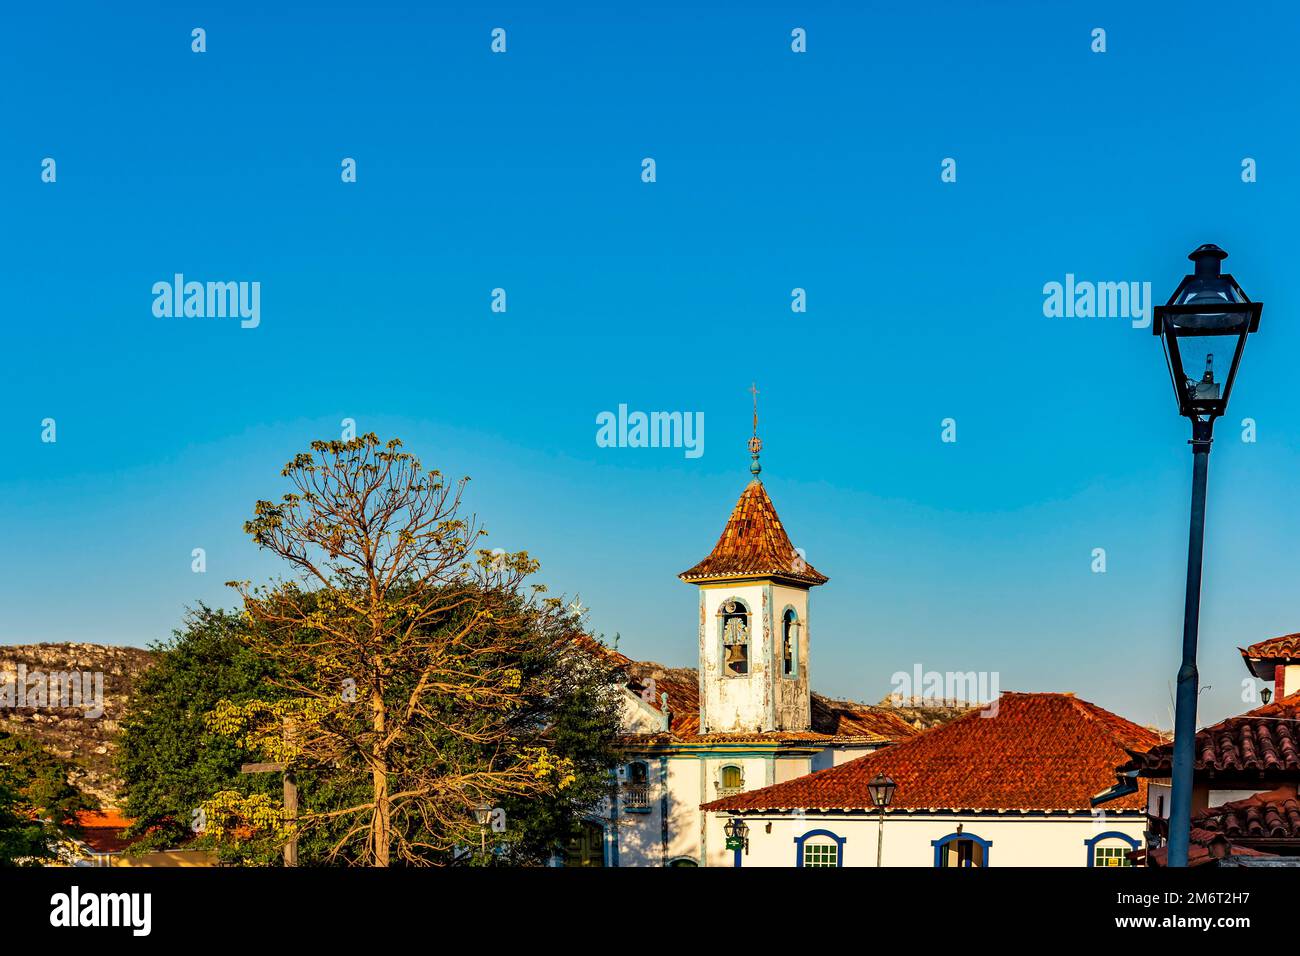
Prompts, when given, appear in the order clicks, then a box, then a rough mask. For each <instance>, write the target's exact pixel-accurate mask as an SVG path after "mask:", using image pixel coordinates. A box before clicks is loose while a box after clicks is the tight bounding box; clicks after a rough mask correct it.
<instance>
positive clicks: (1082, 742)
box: [703, 693, 1158, 811]
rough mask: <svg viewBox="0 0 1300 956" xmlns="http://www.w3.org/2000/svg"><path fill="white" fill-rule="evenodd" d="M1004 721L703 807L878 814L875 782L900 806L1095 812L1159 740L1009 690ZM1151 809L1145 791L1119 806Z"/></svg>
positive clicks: (941, 730)
mask: <svg viewBox="0 0 1300 956" xmlns="http://www.w3.org/2000/svg"><path fill="white" fill-rule="evenodd" d="M988 712H989V713H995V714H996V716H983V714H984V713H985V711H980V710H977V711H972V712H971V713H968V714H965V715H963V716H961V717H958V718H957V719H956V720H954V721H952V722H951V723H948V724H944V725H943V726H941V727H937V728H935V729H934V730H929V731H926V732H924V733H921V734H920V735H918V736H916V737H913V738H912V739H910V740H906V741H904V742H902V743H899V744H895V745H894V746H892V747H886V748H883V749H881V750H878V751H876V752H874V753H871V754H868V755H866V756H864V757H859V758H857V759H856V760H851V761H849V762H848V763H844V764H841V765H840V766H838V767H833V768H831V769H828V770H821V771H818V772H817V773H813V774H809V775H808V776H805V777H800V778H798V779H795V780H791V781H788V782H786V783H780V784H776V785H775V786H771V787H765V788H763V789H761V790H752V791H749V792H747V793H742V794H739V795H737V796H734V797H728V798H726V799H724V800H717V801H714V802H713V803H709V804H705V805H704V807H703V809H705V810H765V809H774V810H775V809H799V808H803V809H810V810H811V809H840V810H871V809H873V805H872V803H871V797H870V795H869V794H868V792H867V784H868V783H869V782H870V781H871V780H872V779H873V778H874V777H875V776H876V775H877V774H879V773H884V774H886V775H888V776H890V777H892V778H893V779H894V781H895V782H896V783H897V784H898V789H897V791H896V792H895V794H894V803H893V808H894V809H901V810H1069V811H1088V810H1090V808H1091V804H1090V798H1091V797H1092V795H1093V794H1095V793H1097V792H1099V791H1100V790H1103V789H1105V788H1106V787H1107V786H1109V785H1111V784H1113V783H1114V781H1115V766H1116V765H1117V764H1118V763H1119V762H1120V761H1121V760H1123V759H1124V757H1125V755H1126V753H1127V752H1128V751H1129V750H1130V749H1134V748H1136V747H1138V746H1143V745H1145V746H1150V745H1152V744H1154V743H1155V742H1156V741H1157V740H1158V738H1157V737H1156V735H1155V734H1154V733H1153V732H1152V731H1150V730H1148V729H1146V728H1145V727H1139V726H1138V725H1137V724H1134V723H1131V722H1130V721H1127V720H1125V719H1123V718H1122V717H1118V716H1116V715H1115V714H1112V713H1110V712H1109V711H1106V710H1103V709H1102V708H1100V707H1098V706H1096V705H1095V704H1090V703H1088V702H1087V701H1084V700H1079V699H1078V698H1076V697H1074V696H1073V695H1071V694H1016V693H1004V694H1003V695H1002V696H1001V697H1000V698H999V699H998V705H997V708H996V711H993V710H992V709H991V708H990V709H989V711H988ZM1111 805H1112V806H1114V807H1116V808H1118V809H1139V808H1141V807H1144V806H1145V805H1146V794H1145V783H1144V782H1143V783H1142V784H1141V785H1140V788H1139V792H1138V793H1135V794H1130V795H1128V796H1125V797H1121V798H1119V799H1117V800H1115V801H1113V802H1112V804H1111Z"/></svg>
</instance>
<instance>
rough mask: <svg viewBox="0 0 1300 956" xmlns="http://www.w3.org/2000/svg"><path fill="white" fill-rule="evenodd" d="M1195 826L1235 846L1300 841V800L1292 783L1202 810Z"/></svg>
mask: <svg viewBox="0 0 1300 956" xmlns="http://www.w3.org/2000/svg"><path fill="white" fill-rule="evenodd" d="M1192 826H1193V827H1195V828H1199V829H1202V830H1206V831H1209V832H1211V833H1222V834H1223V835H1224V836H1225V837H1227V838H1228V839H1229V840H1232V841H1234V842H1235V841H1236V840H1239V839H1247V840H1296V839H1300V800H1298V799H1297V796H1296V785H1295V784H1294V783H1288V784H1285V785H1283V786H1281V787H1278V788H1277V789H1276V790H1269V791H1267V792H1265V793H1257V794H1255V795H1254V796H1250V797H1247V798H1246V799H1244V800H1233V801H1232V802H1231V803H1224V804H1221V805H1220V806H1217V807H1210V808H1209V809H1208V810H1202V811H1201V812H1200V813H1198V814H1197V815H1196V816H1194V817H1193V818H1192Z"/></svg>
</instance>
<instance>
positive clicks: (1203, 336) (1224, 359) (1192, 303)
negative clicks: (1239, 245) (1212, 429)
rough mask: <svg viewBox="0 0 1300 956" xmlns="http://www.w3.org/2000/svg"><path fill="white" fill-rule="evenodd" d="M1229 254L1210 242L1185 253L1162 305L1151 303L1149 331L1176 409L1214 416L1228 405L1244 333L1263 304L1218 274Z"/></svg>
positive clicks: (1255, 321) (1190, 414)
mask: <svg viewBox="0 0 1300 956" xmlns="http://www.w3.org/2000/svg"><path fill="white" fill-rule="evenodd" d="M1227 257H1228V254H1227V253H1226V252H1224V251H1223V250H1222V249H1220V248H1219V247H1218V246H1216V245H1214V244H1213V243H1208V244H1206V245H1203V246H1201V247H1200V248H1198V249H1197V250H1196V251H1195V252H1193V253H1192V254H1191V255H1189V256H1188V257H1187V258H1189V259H1191V260H1192V262H1194V263H1196V267H1195V270H1194V271H1193V273H1192V274H1191V275H1189V276H1184V277H1183V281H1182V282H1181V283H1180V284H1179V286H1178V288H1177V289H1176V290H1175V291H1174V294H1173V295H1172V296H1170V298H1169V302H1168V303H1167V304H1166V305H1160V306H1156V309H1155V318H1154V321H1153V322H1152V323H1151V331H1152V332H1153V333H1154V334H1156V335H1159V336H1162V337H1163V340H1164V346H1165V358H1166V360H1167V361H1168V363H1169V374H1170V377H1171V378H1172V379H1173V383H1174V392H1175V393H1176V394H1177V397H1178V414H1180V415H1184V416H1186V417H1187V418H1193V419H1196V418H1206V419H1214V418H1217V417H1219V416H1220V415H1222V414H1223V413H1224V411H1226V410H1227V407H1228V395H1229V394H1230V393H1231V392H1232V383H1233V380H1234V379H1235V378H1236V377H1237V366H1238V365H1239V364H1240V363H1241V353H1242V350H1243V349H1245V347H1246V336H1247V335H1249V334H1250V333H1251V332H1254V331H1256V330H1257V329H1258V328H1259V315H1260V312H1261V311H1262V310H1263V308H1264V306H1263V304H1262V303H1259V302H1251V301H1250V299H1249V298H1247V297H1246V293H1245V292H1243V291H1242V290H1241V286H1239V285H1237V280H1236V279H1234V278H1233V277H1232V276H1231V275H1224V274H1221V273H1220V271H1219V267H1220V263H1222V262H1223V260H1224V259H1226V258H1227Z"/></svg>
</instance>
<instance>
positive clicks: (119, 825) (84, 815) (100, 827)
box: [76, 810, 133, 853]
mask: <svg viewBox="0 0 1300 956" xmlns="http://www.w3.org/2000/svg"><path fill="white" fill-rule="evenodd" d="M76 822H77V825H78V826H79V827H80V828H81V834H80V839H81V842H82V843H84V844H86V846H88V847H90V849H91V850H93V851H94V852H96V853H120V852H122V851H123V850H125V849H126V848H127V847H128V846H130V845H131V841H130V840H128V839H126V838H124V837H123V836H122V834H123V832H124V831H125V830H126V828H127V827H129V826H130V825H131V823H132V822H133V821H131V820H128V819H127V818H126V817H124V816H122V814H121V813H120V812H118V811H117V810H106V811H103V812H99V811H95V810H82V811H79V812H78V813H77V815H76Z"/></svg>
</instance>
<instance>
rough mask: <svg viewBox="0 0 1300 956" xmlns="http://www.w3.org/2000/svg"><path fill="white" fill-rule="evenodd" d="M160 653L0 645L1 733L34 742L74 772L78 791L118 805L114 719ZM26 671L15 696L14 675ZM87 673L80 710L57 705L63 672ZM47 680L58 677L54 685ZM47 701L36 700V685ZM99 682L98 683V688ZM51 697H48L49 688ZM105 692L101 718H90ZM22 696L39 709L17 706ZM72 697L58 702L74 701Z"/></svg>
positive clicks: (86, 646)
mask: <svg viewBox="0 0 1300 956" xmlns="http://www.w3.org/2000/svg"><path fill="white" fill-rule="evenodd" d="M156 656H157V655H156V654H155V653H154V652H153V651H147V650H144V649H142V648H139V647H116V646H112V645H107V644H83V643H65V644H15V645H7V646H6V645H0V702H3V706H0V728H3V729H5V730H8V731H10V732H12V733H16V734H21V735H23V736H26V737H28V738H30V739H32V740H35V741H36V742H38V743H39V744H41V746H43V747H44V748H45V749H46V750H48V751H49V752H51V753H54V754H57V755H58V756H60V757H63V758H65V759H68V760H71V761H72V762H73V763H74V764H75V765H76V767H77V773H76V774H75V776H74V779H73V780H72V783H73V784H75V785H76V786H77V787H78V788H80V789H81V790H83V791H84V792H86V793H88V794H90V795H92V796H94V797H95V798H97V799H98V800H99V801H100V802H101V803H102V804H103V805H104V806H106V807H114V806H116V805H117V785H118V784H117V779H116V776H115V774H114V772H113V760H114V755H115V752H116V747H117V735H118V729H119V722H120V720H121V718H122V715H123V713H124V712H125V709H126V702H127V699H128V697H129V696H130V694H131V688H132V687H133V686H134V684H135V681H136V679H137V677H138V676H139V675H140V674H141V673H142V672H143V671H144V670H145V669H146V668H148V667H149V666H150V664H152V663H153V661H154V659H155V657H156ZM20 665H25V666H26V678H27V685H28V686H27V689H26V690H25V692H24V693H23V694H22V695H21V697H19V696H14V695H15V694H16V693H17V691H16V678H17V675H18V674H19V673H21V671H20V669H19V668H20ZM74 672H75V673H77V674H83V675H84V674H90V675H92V677H91V678H90V679H89V680H85V681H83V682H81V684H82V686H81V688H80V689H81V690H82V693H83V697H82V704H83V707H86V706H88V707H89V708H90V710H89V711H86V710H83V709H82V708H79V707H75V706H57V705H58V704H59V703H60V700H59V696H60V694H59V689H60V688H61V687H62V686H63V684H62V675H65V674H71V673H74ZM51 675H58V676H55V677H54V680H53V681H51V679H50V678H51ZM38 682H39V683H40V684H42V685H43V688H44V692H45V694H46V697H47V698H49V697H53V698H54V699H47V700H45V701H44V702H41V701H39V699H38V698H37V697H36V685H37V683H38ZM101 682H102V683H101ZM51 687H53V688H54V693H53V694H51V693H50V688H51ZM101 687H102V706H103V714H102V715H100V716H98V717H96V716H93V714H94V711H95V709H96V707H95V704H96V690H97V689H98V688H101ZM22 697H26V698H27V703H29V704H32V703H36V704H37V706H34V707H33V706H28V707H16V706H14V705H15V704H16V703H19V702H21V701H22ZM72 700H73V698H72V695H71V694H70V693H69V694H68V695H67V696H65V697H64V698H63V702H65V703H66V702H71V701H72Z"/></svg>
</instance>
